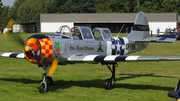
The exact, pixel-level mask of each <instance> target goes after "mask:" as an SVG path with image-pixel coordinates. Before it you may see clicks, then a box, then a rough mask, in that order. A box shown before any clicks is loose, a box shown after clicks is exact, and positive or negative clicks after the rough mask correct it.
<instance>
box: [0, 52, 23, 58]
mask: <svg viewBox="0 0 180 101" xmlns="http://www.w3.org/2000/svg"><path fill="white" fill-rule="evenodd" d="M0 56H2V57H12V58H25V56H24V53H9V52H6V53H2V52H0Z"/></svg>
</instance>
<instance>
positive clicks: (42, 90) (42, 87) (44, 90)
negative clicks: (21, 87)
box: [39, 83, 48, 93]
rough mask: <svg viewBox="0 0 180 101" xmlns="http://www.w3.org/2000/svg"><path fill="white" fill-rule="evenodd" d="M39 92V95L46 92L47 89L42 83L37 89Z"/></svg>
mask: <svg viewBox="0 0 180 101" xmlns="http://www.w3.org/2000/svg"><path fill="white" fill-rule="evenodd" d="M39 92H40V93H46V92H48V87H45V83H42V84H41V86H40V87H39Z"/></svg>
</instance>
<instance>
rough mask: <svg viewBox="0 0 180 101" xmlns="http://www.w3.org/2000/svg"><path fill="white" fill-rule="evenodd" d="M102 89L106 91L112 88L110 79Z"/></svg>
mask: <svg viewBox="0 0 180 101" xmlns="http://www.w3.org/2000/svg"><path fill="white" fill-rule="evenodd" d="M104 88H105V89H106V90H110V89H113V88H114V85H113V84H112V79H107V80H106V81H105V83H104Z"/></svg>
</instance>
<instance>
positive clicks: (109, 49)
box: [106, 41, 112, 55]
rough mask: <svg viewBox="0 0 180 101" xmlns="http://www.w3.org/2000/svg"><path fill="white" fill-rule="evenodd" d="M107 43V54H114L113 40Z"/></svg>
mask: <svg viewBox="0 0 180 101" xmlns="http://www.w3.org/2000/svg"><path fill="white" fill-rule="evenodd" d="M106 44H107V53H106V55H111V54H112V42H111V41H106Z"/></svg>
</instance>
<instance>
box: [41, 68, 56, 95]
mask: <svg viewBox="0 0 180 101" xmlns="http://www.w3.org/2000/svg"><path fill="white" fill-rule="evenodd" d="M41 67H43V66H41ZM48 68H49V66H48V65H46V66H45V67H43V69H44V70H45V72H44V73H43V76H42V80H43V81H42V82H41V85H40V87H39V92H40V93H46V92H48V86H52V84H53V80H52V78H51V77H50V76H47V70H48Z"/></svg>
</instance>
